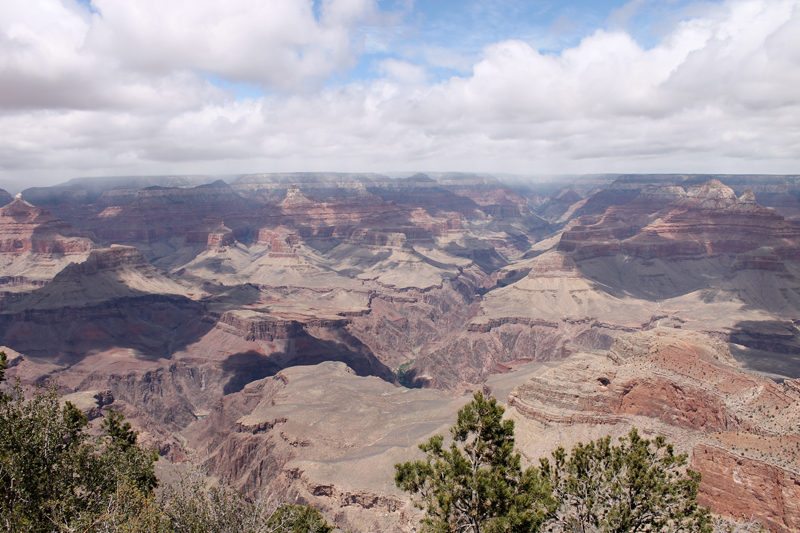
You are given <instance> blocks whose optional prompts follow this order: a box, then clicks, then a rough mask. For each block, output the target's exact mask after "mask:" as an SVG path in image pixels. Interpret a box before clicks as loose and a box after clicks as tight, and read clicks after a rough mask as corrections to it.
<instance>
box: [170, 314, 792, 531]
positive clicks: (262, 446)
mask: <svg viewBox="0 0 800 533" xmlns="http://www.w3.org/2000/svg"><path fill="white" fill-rule="evenodd" d="M483 390H484V392H485V393H487V394H493V395H494V396H495V397H497V398H498V399H499V401H500V402H501V403H503V404H506V405H507V406H508V414H507V416H508V417H510V418H511V419H513V420H514V421H515V423H516V431H515V437H516V443H517V446H518V448H519V449H520V450H521V451H522V452H523V458H524V459H523V460H524V461H526V462H527V463H533V464H536V462H537V459H538V458H539V457H544V456H548V455H549V454H550V453H551V452H552V451H553V450H554V449H555V448H556V447H557V446H559V445H561V446H565V447H566V448H568V449H569V448H570V447H572V446H573V445H574V444H576V443H577V442H578V441H582V442H587V440H589V439H596V438H602V437H604V436H605V435H607V434H611V435H613V436H615V437H616V436H621V435H624V434H626V433H627V432H628V430H629V429H630V428H631V427H632V426H635V427H638V428H639V430H640V433H642V434H643V435H644V436H645V437H648V438H650V437H652V436H655V435H665V436H667V438H668V440H669V441H670V442H672V443H675V444H676V446H677V451H678V452H679V453H682V452H686V453H689V454H690V456H691V457H690V460H691V464H692V468H695V469H698V470H700V471H701V472H702V473H703V479H704V482H703V484H702V485H701V498H702V502H703V503H704V504H705V505H711V506H712V508H713V509H714V510H715V512H719V513H722V514H728V515H734V516H740V515H741V513H742V512H746V513H747V516H751V514H752V515H754V516H755V517H756V518H758V519H760V520H762V521H764V523H765V524H767V525H768V527H769V528H770V530H771V531H776V532H781V533H784V532H787V533H788V532H789V531H793V530H795V529H796V528H797V526H798V523H800V522H798V520H800V508H798V507H797V505H796V496H797V488H796V481H797V480H798V475H799V474H800V463H799V462H798V457H797V453H796V446H797V445H798V444H800V433H798V423H800V407H798V402H800V386H798V384H797V383H796V382H787V383H786V384H784V385H776V384H775V383H773V382H771V381H769V380H765V379H763V378H760V377H758V376H755V375H753V374H750V373H747V372H744V371H742V370H741V369H739V368H738V367H737V364H736V361H735V360H734V359H733V358H732V357H731V354H730V352H729V351H728V349H727V347H726V345H725V344H724V343H722V342H719V341H714V340H712V339H711V338H709V337H707V336H705V335H702V334H699V333H696V332H688V331H681V330H678V329H667V328H658V329H654V330H652V331H648V332H641V333H636V334H629V335H625V336H623V337H621V338H619V339H618V340H617V341H616V342H615V343H614V345H613V346H612V348H611V350H609V351H608V352H607V353H579V354H575V355H574V356H572V357H570V358H569V359H567V360H566V361H562V362H550V363H546V364H536V363H528V364H519V365H515V366H514V367H513V368H512V369H511V372H509V373H506V374H500V375H495V376H492V377H490V378H489V379H488V380H487V382H486V383H485V384H484V385H483ZM469 397H470V395H469V394H468V395H465V396H459V397H448V396H447V395H445V394H443V393H442V392H441V391H436V390H429V389H427V390H426V389H422V390H420V389H405V388H397V387H392V386H391V385H389V384H387V383H385V382H382V381H380V380H378V379H375V378H368V377H358V376H356V375H354V374H353V372H352V371H350V370H348V369H347V368H346V367H345V366H344V365H341V364H338V363H324V364H321V365H318V366H314V367H294V368H289V369H285V370H283V371H281V372H280V373H279V374H277V375H275V376H273V377H271V378H266V379H264V380H260V381H256V382H253V383H251V384H249V385H248V386H246V387H245V388H244V389H242V390H241V391H240V392H237V393H235V394H232V395H229V396H227V397H225V398H224V399H223V401H222V402H220V403H219V404H218V405H217V406H215V407H214V409H213V411H212V412H211V413H210V414H209V416H207V417H205V418H203V419H202V420H198V421H197V422H195V423H194V424H192V425H191V426H189V427H188V428H187V429H186V430H185V431H184V432H183V435H184V436H185V437H187V438H188V439H189V440H190V441H191V442H195V443H198V446H199V447H200V448H201V449H202V450H205V452H204V455H203V457H204V458H205V461H206V465H207V466H208V467H209V468H210V469H211V470H212V472H215V473H218V474H219V473H223V472H224V473H228V474H229V475H231V480H232V482H233V483H234V484H235V485H236V486H237V487H239V488H241V489H242V490H244V491H246V492H248V493H256V492H258V491H259V490H266V491H267V492H268V493H269V494H271V495H272V497H273V498H275V499H289V500H291V501H300V502H305V503H311V504H313V505H314V506H316V507H318V508H320V509H322V510H323V511H324V512H325V513H326V514H327V515H328V516H329V517H330V518H331V519H332V520H334V521H335V522H336V524H337V525H338V526H339V527H341V528H343V529H357V530H374V529H379V530H381V531H387V532H399V531H413V530H415V529H414V528H415V527H417V520H418V519H419V517H420V514H419V511H414V510H413V509H412V508H411V507H410V502H409V500H408V497H407V495H405V494H403V493H401V492H399V491H398V489H397V488H396V487H395V486H394V484H393V482H392V480H393V469H392V465H393V464H395V463H397V462H401V461H405V460H409V459H411V458H415V457H419V456H420V455H421V454H420V453H419V451H418V450H416V445H417V444H418V443H420V442H424V441H425V440H426V439H428V438H429V437H430V436H431V435H433V434H436V433H439V434H442V433H446V431H447V428H448V426H450V425H452V424H453V423H454V421H455V416H456V411H457V410H458V408H460V407H461V406H462V405H463V404H464V403H465V402H466V401H468V400H469Z"/></svg>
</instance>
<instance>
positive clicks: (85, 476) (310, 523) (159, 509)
mask: <svg viewBox="0 0 800 533" xmlns="http://www.w3.org/2000/svg"><path fill="white" fill-rule="evenodd" d="M5 369H6V355H5V353H3V352H0V386H4V387H5V388H6V389H7V391H6V392H4V391H3V390H0V531H8V532H12V531H13V532H15V533H17V532H30V533H40V532H41V533H78V532H80V533H112V532H113V533H330V531H332V530H333V527H332V526H330V525H329V524H328V523H327V522H326V521H325V519H324V517H323V516H322V515H321V514H320V513H319V511H317V510H316V509H313V508H312V507H309V506H304V505H289V504H283V505H279V506H277V507H272V508H270V507H268V506H267V505H265V504H264V503H263V502H261V501H258V502H255V503H251V502H248V501H247V500H246V499H245V498H244V496H243V495H242V494H241V493H239V492H237V491H235V490H233V489H232V488H230V487H228V486H227V485H225V484H224V483H223V484H219V485H216V486H213V487H210V486H209V485H208V484H207V482H206V477H205V476H204V475H202V473H200V472H199V471H194V472H190V474H189V475H187V476H183V477H182V478H181V480H180V481H179V483H178V484H177V485H176V486H171V485H170V486H168V487H166V488H165V490H164V491H163V492H162V494H161V495H160V496H157V495H156V494H155V490H154V489H155V488H156V486H157V484H158V480H157V478H156V476H155V473H154V463H155V461H156V460H157V459H158V454H157V452H155V451H153V450H148V449H145V448H144V447H142V446H141V445H140V444H139V443H138V442H137V437H138V433H137V432H136V431H134V430H133V429H132V428H131V425H130V423H128V422H125V417H124V416H123V415H122V414H121V413H119V412H117V411H115V410H113V409H112V410H109V411H108V414H107V416H106V418H105V419H104V420H103V423H102V425H101V427H102V429H103V436H102V437H101V438H99V439H93V438H91V437H90V436H89V435H88V434H87V433H86V431H85V430H86V428H87V426H88V421H87V419H86V417H85V416H84V415H83V414H82V413H81V412H80V411H79V410H78V409H77V408H76V407H75V406H73V405H72V404H71V403H69V402H66V403H65V405H64V406H63V407H62V406H61V405H60V402H59V400H60V398H59V395H58V394H57V392H56V389H55V387H48V388H36V389H33V390H26V389H24V388H23V387H22V386H21V385H20V384H19V382H17V383H16V384H14V385H13V386H11V387H8V386H6V385H7V384H4V381H5Z"/></svg>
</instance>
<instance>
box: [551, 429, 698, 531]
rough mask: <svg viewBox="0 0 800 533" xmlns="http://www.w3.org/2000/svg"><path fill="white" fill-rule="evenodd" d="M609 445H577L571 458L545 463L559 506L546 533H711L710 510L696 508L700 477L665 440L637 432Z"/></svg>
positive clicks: (561, 454)
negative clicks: (551, 532)
mask: <svg viewBox="0 0 800 533" xmlns="http://www.w3.org/2000/svg"><path fill="white" fill-rule="evenodd" d="M619 441H620V444H619V445H618V446H612V445H611V437H610V436H607V437H605V438H603V439H600V440H598V441H596V442H595V441H592V442H590V443H589V444H586V445H584V444H582V443H579V444H578V445H576V446H575V447H573V448H572V451H571V453H570V454H569V456H567V454H566V452H565V450H564V448H562V447H559V448H558V449H557V450H556V451H555V452H553V454H552V455H553V462H552V463H551V462H550V461H549V460H547V459H541V460H540V461H541V465H542V471H543V472H544V474H545V475H547V477H548V478H549V479H550V482H551V484H552V486H553V490H554V497H555V498H556V500H557V501H558V502H559V506H558V509H557V512H556V514H555V516H554V517H553V518H552V519H550V520H549V521H548V524H547V528H546V529H547V531H553V532H562V531H563V532H575V533H634V532H639V531H647V532H651V533H657V532H665V533H666V532H670V533H690V532H691V533H708V532H710V531H711V530H712V526H711V520H710V516H709V512H708V510H707V509H704V508H701V507H700V506H699V504H698V503H697V491H698V485H699V483H700V474H699V473H698V472H693V471H692V470H688V469H686V468H685V466H686V462H687V455H685V454H682V455H675V451H674V448H673V446H672V444H667V443H666V441H665V439H664V437H660V436H659V437H656V438H655V439H654V440H652V441H651V440H648V439H643V438H642V437H641V436H640V435H639V432H638V431H637V430H636V428H633V429H631V431H630V432H629V433H628V435H627V437H622V438H620V439H619Z"/></svg>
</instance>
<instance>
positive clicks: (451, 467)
mask: <svg viewBox="0 0 800 533" xmlns="http://www.w3.org/2000/svg"><path fill="white" fill-rule="evenodd" d="M503 412H504V409H503V407H502V406H500V405H498V404H497V400H495V399H494V398H491V399H487V398H485V397H484V396H483V394H482V393H481V392H477V393H475V395H474V399H473V400H472V401H471V402H470V403H468V404H467V405H466V406H464V407H463V408H462V409H461V410H460V411H459V412H458V419H457V421H456V425H455V426H453V427H452V428H451V429H450V433H451V436H452V443H451V444H450V446H449V448H445V447H444V436H442V435H436V436H434V437H432V438H431V439H430V440H429V441H428V442H427V443H424V444H420V446H419V448H420V450H422V451H423V452H425V453H426V459H425V460H424V461H420V460H417V461H413V462H406V463H402V464H396V465H395V470H396V474H395V482H396V483H397V486H398V487H400V488H401V489H403V490H406V491H408V492H411V493H412V494H419V495H420V497H421V499H420V501H417V502H415V504H416V505H417V506H418V507H420V508H422V509H425V511H426V515H425V518H424V519H423V525H424V529H423V531H426V532H436V533H444V532H459V533H495V532H534V531H538V530H539V528H540V526H541V524H542V522H543V521H544V519H545V518H546V516H548V515H549V513H550V512H551V510H552V507H553V502H552V499H551V497H550V487H549V485H548V482H547V480H546V479H545V478H543V477H542V476H541V475H540V472H539V470H538V469H536V468H533V467H529V468H527V469H525V470H523V469H522V467H521V464H520V455H519V454H518V453H515V452H514V422H513V420H503Z"/></svg>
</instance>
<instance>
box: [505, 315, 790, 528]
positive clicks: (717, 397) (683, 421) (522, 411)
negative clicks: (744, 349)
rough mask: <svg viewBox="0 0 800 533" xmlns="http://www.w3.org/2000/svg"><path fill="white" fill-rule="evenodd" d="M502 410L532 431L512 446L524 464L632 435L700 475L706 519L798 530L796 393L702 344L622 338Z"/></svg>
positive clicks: (521, 392) (662, 332)
mask: <svg viewBox="0 0 800 533" xmlns="http://www.w3.org/2000/svg"><path fill="white" fill-rule="evenodd" d="M508 405H509V406H510V407H512V408H513V411H514V415H515V416H519V417H522V418H523V419H526V420H531V421H533V422H535V423H536V424H538V426H537V429H536V431H538V432H539V433H540V434H539V435H538V438H537V439H529V440H527V442H526V440H525V439H520V440H521V442H523V443H524V444H523V447H524V449H525V453H526V455H527V456H528V457H531V456H536V454H540V455H541V454H542V453H543V452H544V450H543V448H544V446H547V445H550V446H552V445H553V444H555V443H556V442H558V443H561V444H562V445H563V443H564V442H567V443H570V444H573V443H574V441H576V440H579V439H585V438H586V435H595V434H599V433H604V432H605V433H611V434H614V435H616V434H624V432H625V431H627V429H628V428H630V427H638V428H640V430H642V431H643V433H644V434H645V435H647V436H653V435H659V434H661V435H666V436H667V437H668V438H669V439H670V440H671V441H672V442H674V443H675V444H676V447H677V449H678V451H680V452H683V453H688V454H689V455H690V466H691V468H693V469H695V470H697V471H699V472H701V473H702V474H703V481H702V483H701V485H700V494H701V496H700V500H701V502H702V503H703V504H704V505H709V506H711V508H712V511H714V512H716V513H720V514H725V515H733V516H741V515H742V514H745V515H746V516H748V517H750V516H752V517H755V518H756V519H758V520H760V521H762V522H763V523H764V524H765V525H766V526H767V527H768V528H769V530H770V531H780V532H787V533H788V532H790V531H795V530H796V529H797V524H798V520H800V507H798V506H797V502H796V495H797V491H798V479H800V478H798V476H799V475H800V456H799V455H798V453H799V452H798V448H797V447H798V445H799V444H800V431H798V430H799V429H800V425H798V424H800V387H798V385H797V384H796V383H794V382H787V383H785V384H780V385H779V384H776V383H775V382H773V381H771V380H767V379H764V378H762V377H759V376H757V375H754V374H752V373H747V372H744V371H742V370H741V369H740V368H739V367H738V364H737V363H736V361H735V360H734V359H733V357H732V356H731V354H730V351H729V350H728V348H727V346H726V345H725V344H724V343H722V342H719V341H714V340H712V339H711V338H710V337H708V336H706V335H703V334H700V333H697V332H690V331H682V330H679V329H666V328H657V329H653V330H651V331H646V332H640V333H635V334H631V335H626V336H623V337H620V338H619V339H617V341H616V342H615V343H614V345H613V346H612V348H611V349H610V350H609V351H608V352H607V353H606V354H604V355H599V354H597V355H588V354H587V355H578V356H573V357H572V358H570V359H569V360H567V361H564V362H563V363H560V364H558V365H556V366H552V367H551V368H549V369H547V370H543V371H540V372H539V374H538V375H535V376H533V377H531V378H529V379H528V380H527V381H526V382H525V383H523V384H521V385H519V386H517V387H516V388H515V389H514V390H513V392H512V393H511V394H510V396H509V400H508ZM598 428H601V429H598ZM591 438H596V437H594V436H592V437H591Z"/></svg>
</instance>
